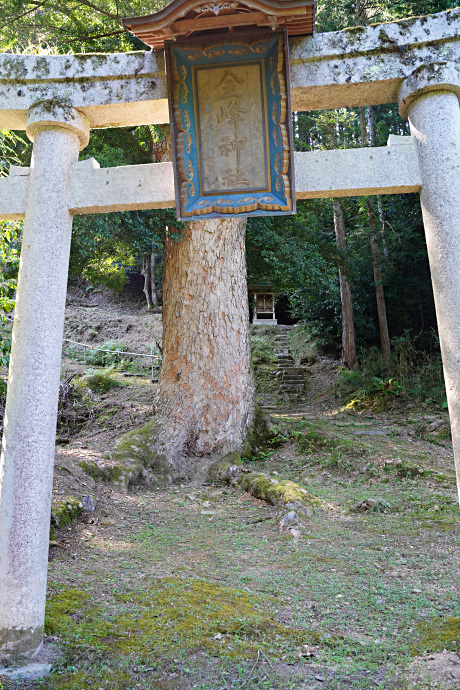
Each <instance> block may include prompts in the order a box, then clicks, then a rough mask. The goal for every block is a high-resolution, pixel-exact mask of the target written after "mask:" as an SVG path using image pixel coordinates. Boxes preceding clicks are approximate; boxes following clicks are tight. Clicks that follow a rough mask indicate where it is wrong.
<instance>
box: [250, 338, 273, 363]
mask: <svg viewBox="0 0 460 690" xmlns="http://www.w3.org/2000/svg"><path fill="white" fill-rule="evenodd" d="M251 355H252V361H253V363H254V364H255V365H258V364H270V363H273V362H276V354H275V349H274V347H273V342H272V341H271V340H270V339H269V338H267V337H266V336H263V335H253V336H251Z"/></svg>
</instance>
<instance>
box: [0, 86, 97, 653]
mask: <svg viewBox="0 0 460 690" xmlns="http://www.w3.org/2000/svg"><path fill="white" fill-rule="evenodd" d="M26 131H27V135H28V137H29V138H30V139H31V140H32V141H33V142H34V146H33V157H32V164H31V169H30V175H29V185H28V191H27V201H26V213H25V222H24V235H23V241H22V252H21V262H20V268H19V280H18V291H17V294H18V296H17V302H16V310H15V317H14V326H13V336H12V350H11V364H10V371H9V378H8V398H7V405H6V411H5V418H4V436H3V447H2V453H1V459H0V487H1V493H0V525H1V529H0V621H1V627H0V662H2V661H3V662H5V661H8V660H9V659H18V658H20V657H21V656H24V657H32V656H33V655H34V654H35V653H36V652H38V651H39V650H40V648H41V646H42V644H43V625H44V618H45V595H46V574H47V561H48V542H49V521H50V507H51V492H52V481H53V466H54V447H55V434H56V413H57V404H58V395H59V375H60V369H61V349H62V335H63V329H64V310H65V299H66V290H67V273H68V264H69V253H70V238H71V232H72V216H71V214H70V213H69V211H68V195H69V189H70V178H71V170H72V165H73V163H75V162H76V161H77V160H78V153H79V150H80V149H82V148H84V147H85V146H86V145H87V143H88V141H89V121H88V119H87V117H86V116H85V115H83V114H81V113H79V112H77V111H76V110H74V109H73V108H72V107H71V105H70V104H69V103H67V102H66V101H58V100H52V101H51V100H50V101H42V102H39V103H37V104H36V105H33V106H32V107H31V108H30V109H29V112H28V117H27V128H26Z"/></svg>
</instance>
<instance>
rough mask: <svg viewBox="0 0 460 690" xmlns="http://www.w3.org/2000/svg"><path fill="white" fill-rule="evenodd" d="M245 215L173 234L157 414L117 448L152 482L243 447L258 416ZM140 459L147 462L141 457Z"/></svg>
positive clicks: (190, 471)
mask: <svg viewBox="0 0 460 690" xmlns="http://www.w3.org/2000/svg"><path fill="white" fill-rule="evenodd" d="M245 230H246V219H236V218H235V219H230V220H227V219H214V220H207V221H195V222H190V223H187V228H186V230H185V231H184V234H183V237H182V239H180V240H178V241H177V240H172V239H171V238H167V240H166V246H165V274H164V280H163V295H164V298H163V362H162V368H161V373H160V381H159V393H158V400H157V405H156V413H155V416H154V418H153V419H152V421H151V422H150V423H149V424H148V425H147V426H146V427H144V428H143V429H140V430H139V431H135V432H131V433H129V434H126V435H125V436H124V437H122V439H121V440H120V442H119V443H118V445H117V449H116V451H115V453H114V454H113V456H112V459H113V460H115V461H116V463H117V464H118V465H121V466H124V467H130V468H134V469H133V471H132V475H131V476H133V473H134V472H136V473H138V471H139V469H138V468H139V463H141V465H142V466H143V467H144V468H146V470H145V472H144V470H142V473H143V476H144V479H145V481H165V480H166V481H168V480H171V479H182V478H188V477H191V476H193V475H194V474H196V472H197V471H199V470H200V469H201V467H203V466H208V465H209V464H211V462H212V461H213V460H215V459H217V458H219V457H222V456H223V455H226V454H227V453H229V452H231V451H238V450H240V449H241V448H242V446H243V442H244V441H245V437H246V436H247V433H248V430H249V429H250V428H251V424H252V422H253V418H254V383H253V376H252V371H251V366H250V343H249V305H248V298H247V284H246V261H245ZM136 463H138V464H137V465H136Z"/></svg>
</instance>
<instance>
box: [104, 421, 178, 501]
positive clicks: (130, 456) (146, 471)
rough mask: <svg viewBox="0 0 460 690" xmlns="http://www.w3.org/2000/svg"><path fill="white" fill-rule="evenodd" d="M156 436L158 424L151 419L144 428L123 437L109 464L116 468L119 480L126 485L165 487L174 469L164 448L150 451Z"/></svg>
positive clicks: (170, 480)
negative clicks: (162, 485)
mask: <svg viewBox="0 0 460 690" xmlns="http://www.w3.org/2000/svg"><path fill="white" fill-rule="evenodd" d="M157 435H158V422H157V421H156V420H155V419H153V420H152V421H150V422H149V423H148V424H146V425H145V426H143V427H141V428H140V429H136V430H135V431H130V432H128V433H127V434H124V435H123V436H122V437H121V438H120V440H119V441H118V443H117V446H116V448H115V450H114V452H113V453H112V456H111V465H112V466H113V467H118V468H120V475H122V476H120V478H119V479H120V481H121V480H122V479H123V481H125V483H126V488H127V487H128V486H129V485H130V484H135V483H137V482H140V481H142V482H145V483H146V484H169V483H171V482H172V480H173V477H174V469H173V467H172V466H171V464H170V463H169V462H168V459H167V457H166V454H165V452H164V449H162V448H159V449H158V450H153V448H154V446H155V439H156V438H157Z"/></svg>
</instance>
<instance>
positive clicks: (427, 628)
mask: <svg viewBox="0 0 460 690" xmlns="http://www.w3.org/2000/svg"><path fill="white" fill-rule="evenodd" d="M418 628H419V634H420V638H419V640H418V641H417V644H416V646H414V647H413V649H412V653H413V655H414V656H418V655H419V654H420V652H440V651H442V650H443V649H447V650H448V651H453V652H458V651H460V617H458V616H457V617H451V618H434V619H433V620H431V621H428V622H426V623H419V625H418Z"/></svg>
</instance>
